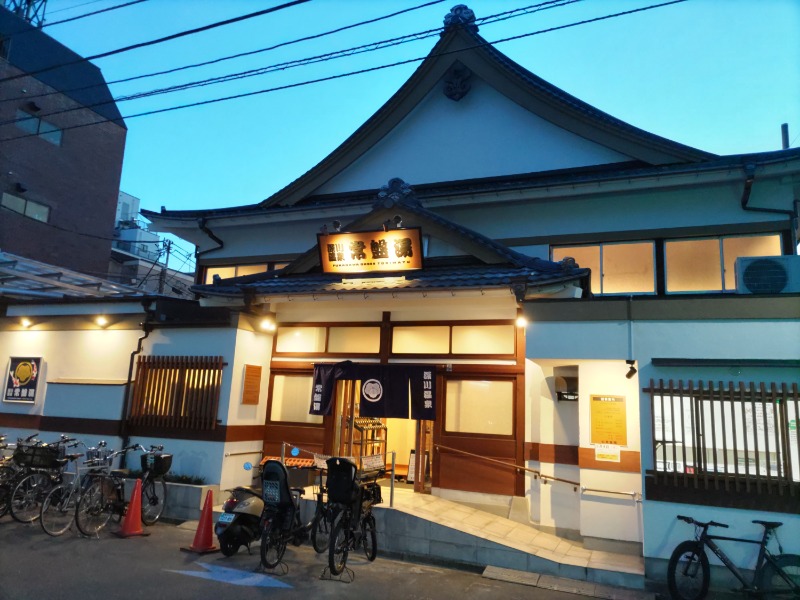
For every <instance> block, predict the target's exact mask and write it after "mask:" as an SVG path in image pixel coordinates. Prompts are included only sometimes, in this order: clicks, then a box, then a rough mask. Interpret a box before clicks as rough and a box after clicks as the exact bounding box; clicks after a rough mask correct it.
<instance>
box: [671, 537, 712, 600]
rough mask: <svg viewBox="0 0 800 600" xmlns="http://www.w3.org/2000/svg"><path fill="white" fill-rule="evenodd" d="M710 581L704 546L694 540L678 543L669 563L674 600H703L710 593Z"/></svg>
mask: <svg viewBox="0 0 800 600" xmlns="http://www.w3.org/2000/svg"><path fill="white" fill-rule="evenodd" d="M709 582H710V573H709V567H708V557H707V556H706V553H705V551H704V550H703V546H702V545H701V544H699V543H698V542H695V541H692V540H687V541H685V542H681V543H680V544H678V545H677V547H676V548H675V550H673V552H672V556H670V558H669V564H668V565H667V584H668V585H669V593H670V596H672V598H673V600H701V599H702V598H705V597H706V594H708V584H709Z"/></svg>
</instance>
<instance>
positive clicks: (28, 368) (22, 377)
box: [14, 362, 35, 385]
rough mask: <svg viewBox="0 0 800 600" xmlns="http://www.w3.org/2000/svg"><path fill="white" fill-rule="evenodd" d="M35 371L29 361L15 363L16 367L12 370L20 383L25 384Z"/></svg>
mask: <svg viewBox="0 0 800 600" xmlns="http://www.w3.org/2000/svg"><path fill="white" fill-rule="evenodd" d="M34 373H35V370H34V367H33V365H32V364H31V363H29V362H21V363H19V364H18V365H17V368H16V369H15V370H14V377H15V378H16V379H18V380H19V384H20V385H27V384H28V382H30V380H31V379H33V374H34Z"/></svg>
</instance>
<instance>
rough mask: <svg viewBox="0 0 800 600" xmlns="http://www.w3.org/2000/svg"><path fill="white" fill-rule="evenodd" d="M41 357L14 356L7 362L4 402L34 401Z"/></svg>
mask: <svg viewBox="0 0 800 600" xmlns="http://www.w3.org/2000/svg"><path fill="white" fill-rule="evenodd" d="M41 367H42V359H41V358H27V357H26V358H14V357H12V358H11V360H10V362H9V367H8V376H7V377H6V388H5V393H4V394H3V400H4V401H5V402H34V401H35V400H36V387H37V385H38V383H39V375H40V373H41Z"/></svg>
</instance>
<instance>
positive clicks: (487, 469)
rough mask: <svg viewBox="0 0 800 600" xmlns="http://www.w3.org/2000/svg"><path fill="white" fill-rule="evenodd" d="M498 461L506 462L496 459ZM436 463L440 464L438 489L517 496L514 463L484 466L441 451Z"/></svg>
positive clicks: (478, 461) (474, 459)
mask: <svg viewBox="0 0 800 600" xmlns="http://www.w3.org/2000/svg"><path fill="white" fill-rule="evenodd" d="M488 458H493V459H495V460H503V462H506V460H507V459H501V458H497V457H494V456H490V457H488ZM434 460H438V461H439V466H438V471H439V486H440V487H442V488H446V489H451V490H461V491H465V492H481V493H484V494H500V495H503V496H513V495H514V483H515V477H516V469H515V468H514V463H513V460H509V461H508V462H509V467H508V468H506V467H503V466H501V465H498V464H496V463H489V462H484V461H481V460H479V459H476V458H472V457H469V456H462V455H459V454H453V453H447V451H446V450H440V451H439V452H437V453H436V456H435V458H434Z"/></svg>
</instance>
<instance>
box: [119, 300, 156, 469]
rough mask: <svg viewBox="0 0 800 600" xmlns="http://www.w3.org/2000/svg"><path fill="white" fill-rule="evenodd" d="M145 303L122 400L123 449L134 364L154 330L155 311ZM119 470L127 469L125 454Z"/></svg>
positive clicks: (125, 445)
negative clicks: (152, 321)
mask: <svg viewBox="0 0 800 600" xmlns="http://www.w3.org/2000/svg"><path fill="white" fill-rule="evenodd" d="M149 302H150V301H147V302H143V303H142V306H143V307H144V310H145V317H144V321H143V322H142V324H141V325H142V330H143V331H144V335H143V336H142V337H140V338H139V340H138V342H137V343H136V350H134V351H133V352H131V360H130V363H129V364H128V379H127V380H126V381H125V391H124V392H123V394H124V395H123V398H122V418H121V419H120V426H119V435H120V436H121V437H122V447H123V448H127V447H128V445H129V444H130V441H131V439H130V436H129V435H128V410H129V408H130V395H131V382H132V381H133V362H134V359H135V358H136V355H137V354H141V352H142V343H143V342H144V341H145V340H146V339H147V338H148V336H149V335H150V332H151V331H152V330H153V325H152V324H151V322H150V321H151V318H152V317H153V313H154V312H155V311H154V310H153V309H151V308H148V303H149ZM119 468H120V469H124V468H125V454H123V455H122V456H121V457H120V462H119Z"/></svg>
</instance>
